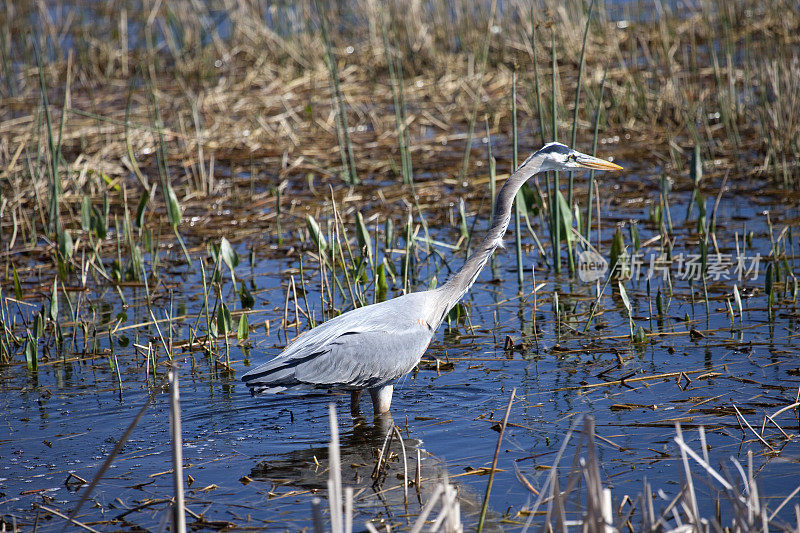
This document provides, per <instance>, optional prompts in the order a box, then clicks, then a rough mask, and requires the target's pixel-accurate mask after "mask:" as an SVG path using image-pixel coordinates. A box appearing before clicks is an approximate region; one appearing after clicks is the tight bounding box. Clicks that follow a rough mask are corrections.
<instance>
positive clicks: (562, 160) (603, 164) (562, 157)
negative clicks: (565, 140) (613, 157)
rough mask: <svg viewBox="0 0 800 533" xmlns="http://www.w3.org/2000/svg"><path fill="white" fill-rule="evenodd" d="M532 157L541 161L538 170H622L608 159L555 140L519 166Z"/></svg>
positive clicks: (526, 162)
mask: <svg viewBox="0 0 800 533" xmlns="http://www.w3.org/2000/svg"><path fill="white" fill-rule="evenodd" d="M534 159H538V160H539V161H540V162H541V163H540V165H541V166H540V167H539V172H546V171H548V170H577V169H581V168H588V169H593V170H622V167H621V166H619V165H615V164H614V163H611V162H610V161H606V160H605V159H600V158H597V157H593V156H591V155H587V154H583V153H581V152H578V151H576V150H573V149H572V148H570V147H569V146H565V145H563V144H561V143H556V142H553V143H549V144H546V145H544V147H542V149H540V150H539V151H537V152H534V153H533V154H531V156H530V157H528V159H526V160H525V162H524V163H523V164H522V165H521V166H525V165H527V164H528V163H529V162H531V161H533V160H534Z"/></svg>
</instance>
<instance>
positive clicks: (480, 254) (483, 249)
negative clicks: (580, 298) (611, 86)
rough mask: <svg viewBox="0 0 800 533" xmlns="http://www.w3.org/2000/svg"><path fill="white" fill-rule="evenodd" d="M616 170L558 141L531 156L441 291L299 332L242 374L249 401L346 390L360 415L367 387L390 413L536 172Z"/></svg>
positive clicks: (376, 407) (379, 409)
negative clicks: (396, 387)
mask: <svg viewBox="0 0 800 533" xmlns="http://www.w3.org/2000/svg"><path fill="white" fill-rule="evenodd" d="M581 168H588V169H595V170H622V167H620V166H619V165H615V164H614V163H610V162H608V161H605V160H603V159H598V158H596V157H592V156H590V155H586V154H582V153H580V152H577V151H575V150H572V149H571V148H569V147H567V146H564V145H563V144H560V143H555V142H554V143H549V144H547V145H545V146H544V147H543V148H541V149H540V150H538V151H537V152H535V153H533V154H531V155H530V156H529V157H528V158H527V159H526V160H525V161H524V162H523V163H522V164H521V165H520V166H519V168H517V170H516V171H515V172H514V173H513V174H512V175H511V176H510V177H509V178H508V180H506V182H505V184H504V185H503V187H502V188H501V189H500V192H499V193H497V202H496V206H495V211H494V213H493V215H492V220H491V224H490V227H489V230H488V231H487V233H486V236H485V237H484V238H483V240H482V241H481V243H480V245H479V246H478V247H477V249H476V250H475V251H474V253H473V254H472V255H471V256H470V257H469V259H467V261H466V262H465V263H464V265H463V266H462V267H461V269H460V270H459V271H458V272H456V273H455V274H454V275H453V276H452V277H451V278H450V279H449V280H448V281H447V282H446V283H444V284H443V285H441V286H439V287H437V288H435V289H432V290H427V291H421V292H413V293H409V294H404V295H402V296H398V297H396V298H393V299H391V300H386V301H384V302H380V303H375V304H372V305H366V306H364V307H359V308H356V309H353V310H351V311H348V312H346V313H343V314H341V315H339V316H337V317H335V318H332V319H330V320H328V321H327V322H324V323H323V324H321V325H319V326H317V327H315V328H314V329H312V330H310V331H307V332H305V333H304V334H302V335H301V336H300V337H298V338H297V339H295V340H294V341H293V342H292V343H290V344H289V345H288V346H287V347H286V349H285V350H284V351H283V352H282V353H281V354H280V355H278V356H277V357H275V358H274V359H272V360H271V361H268V362H266V363H264V364H262V365H260V366H258V367H256V368H254V369H252V370H250V371H249V372H247V373H246V374H244V375H243V376H242V381H244V382H245V383H246V384H247V386H248V387H249V388H250V392H251V393H252V394H253V395H254V396H255V395H256V394H261V393H274V392H281V391H285V390H294V389H327V390H346V391H350V393H351V398H350V399H351V408H352V410H353V412H356V411H357V410H358V402H359V400H360V398H361V394H362V393H363V391H364V390H365V389H366V390H368V391H369V393H370V396H371V397H372V406H373V411H374V413H375V414H376V415H377V414H382V413H386V412H388V411H389V409H390V407H391V403H392V388H393V384H394V382H395V381H396V380H397V379H398V378H400V377H401V376H403V375H405V374H407V373H408V372H410V371H411V370H412V369H413V368H414V367H415V366H416V365H417V363H418V362H419V360H420V359H421V358H422V355H423V354H424V353H425V350H426V349H427V348H428V344H430V342H431V339H433V336H434V334H435V332H436V329H437V328H438V327H439V325H441V323H442V321H443V320H444V318H445V317H446V316H447V314H448V312H449V311H450V309H452V308H453V306H455V305H456V303H458V301H459V300H460V299H461V297H462V296H464V294H466V292H467V291H468V290H469V288H470V287H471V286H472V284H473V283H475V280H476V279H477V277H478V274H479V273H480V271H481V269H483V267H484V265H486V262H487V261H488V260H489V257H490V256H491V255H492V252H493V251H494V250H495V248H497V247H501V246H502V242H503V235H504V234H505V232H506V229H507V228H508V223H509V221H510V219H511V207H512V204H513V201H514V197H515V196H516V194H517V191H519V189H520V187H522V185H523V184H524V183H525V182H526V181H527V180H528V179H529V178H531V177H532V176H533V175H534V174H538V173H540V172H547V171H551V170H575V169H581Z"/></svg>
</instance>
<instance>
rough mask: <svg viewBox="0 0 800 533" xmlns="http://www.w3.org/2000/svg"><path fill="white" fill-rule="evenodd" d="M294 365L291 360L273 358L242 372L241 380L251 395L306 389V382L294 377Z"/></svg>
mask: <svg viewBox="0 0 800 533" xmlns="http://www.w3.org/2000/svg"><path fill="white" fill-rule="evenodd" d="M294 366H295V363H294V362H293V361H291V360H289V361H286V360H281V359H274V360H272V361H268V362H266V363H264V364H263V365H260V366H258V367H256V368H254V369H252V370H250V371H249V372H247V373H246V374H244V375H243V376H242V381H243V382H244V384H245V385H247V386H248V387H249V388H250V394H251V395H253V396H256V395H258V394H274V393H276V392H283V391H287V390H297V389H308V388H309V386H308V384H306V383H303V382H301V381H298V380H297V378H296V377H295V374H294Z"/></svg>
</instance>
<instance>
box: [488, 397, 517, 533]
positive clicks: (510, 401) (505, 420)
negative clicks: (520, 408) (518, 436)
mask: <svg viewBox="0 0 800 533" xmlns="http://www.w3.org/2000/svg"><path fill="white" fill-rule="evenodd" d="M516 393H517V389H516V387H515V388H514V390H512V391H511V397H510V398H509V399H508V406H507V407H506V414H505V416H503V424H502V425H501V426H500V435H499V436H498V437H497V447H496V448H495V450H494V458H493V459H492V470H491V471H490V472H489V482H488V483H487V484H486V494H485V495H484V497H483V506H481V515H480V518H479V519H478V533H480V532H481V531H483V522H484V520H486V510H487V509H488V508H489V494H490V493H491V492H492V482H493V481H494V472H495V469H496V468H497V457H498V456H499V455H500V445H501V444H502V442H503V433H505V431H506V424H508V415H509V414H510V413H511V406H512V405H513V403H514V395H515V394H516Z"/></svg>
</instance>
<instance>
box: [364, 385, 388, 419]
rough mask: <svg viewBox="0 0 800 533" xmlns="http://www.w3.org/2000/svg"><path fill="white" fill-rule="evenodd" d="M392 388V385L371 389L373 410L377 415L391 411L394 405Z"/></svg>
mask: <svg viewBox="0 0 800 533" xmlns="http://www.w3.org/2000/svg"><path fill="white" fill-rule="evenodd" d="M392 389H393V387H392V385H384V386H383V387H375V388H374V389H369V395H370V396H371V397H372V411H373V412H374V413H375V414H376V415H377V414H381V413H388V412H389V409H390V408H391V407H392Z"/></svg>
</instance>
